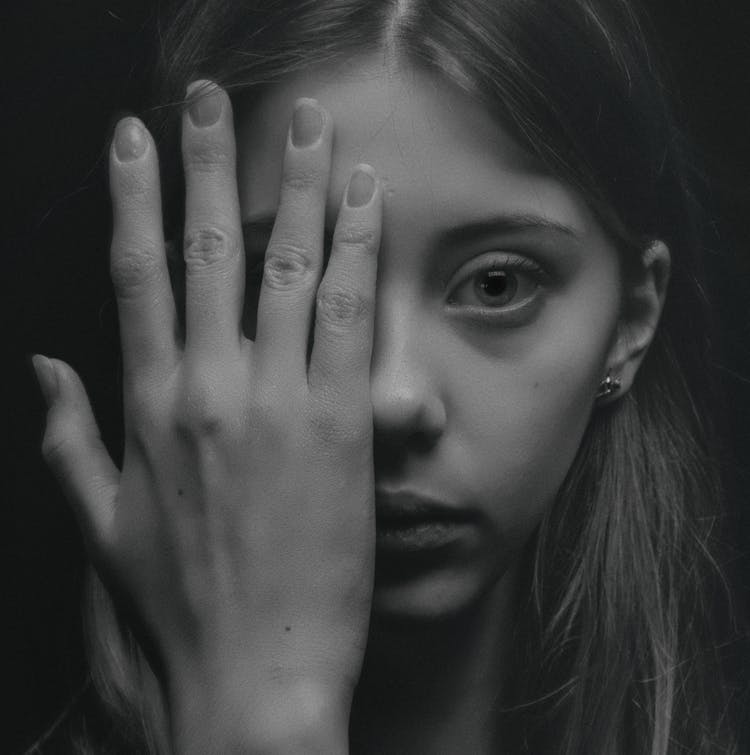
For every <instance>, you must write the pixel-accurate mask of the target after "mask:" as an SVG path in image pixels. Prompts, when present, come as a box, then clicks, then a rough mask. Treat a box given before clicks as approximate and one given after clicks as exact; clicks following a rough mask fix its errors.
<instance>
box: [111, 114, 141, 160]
mask: <svg viewBox="0 0 750 755" xmlns="http://www.w3.org/2000/svg"><path fill="white" fill-rule="evenodd" d="M147 143H148V142H147V140H146V133H145V131H144V130H143V126H141V124H140V122H139V121H138V120H137V119H136V118H124V119H123V120H121V121H120V122H119V123H118V124H117V129H116V130H115V154H116V155H117V159H118V160H119V161H120V162H123V163H129V162H132V161H133V160H137V159H138V158H139V157H141V156H142V155H143V153H144V152H145V151H146V145H147Z"/></svg>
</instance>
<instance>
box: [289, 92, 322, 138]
mask: <svg viewBox="0 0 750 755" xmlns="http://www.w3.org/2000/svg"><path fill="white" fill-rule="evenodd" d="M322 133H323V113H321V112H320V108H319V107H318V106H317V103H316V102H315V100H299V101H298V102H297V106H296V107H295V108H294V115H293V116H292V144H293V145H294V146H295V147H298V148H299V147H312V146H313V145H314V144H315V143H316V142H317V141H318V140H319V139H320V135H321V134H322Z"/></svg>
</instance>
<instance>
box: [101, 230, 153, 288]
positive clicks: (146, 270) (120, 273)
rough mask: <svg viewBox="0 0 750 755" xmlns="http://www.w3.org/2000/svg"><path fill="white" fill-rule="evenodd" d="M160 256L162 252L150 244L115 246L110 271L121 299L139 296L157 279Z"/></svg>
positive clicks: (113, 283)
mask: <svg viewBox="0 0 750 755" xmlns="http://www.w3.org/2000/svg"><path fill="white" fill-rule="evenodd" d="M159 256H160V250H157V249H156V247H155V246H154V245H153V244H149V243H148V242H142V243H139V244H137V245H136V244H119V243H118V244H115V245H113V247H112V255H111V257H110V263H109V271H110V277H111V279H112V285H113V286H114V288H115V292H116V293H117V294H118V295H119V296H121V297H127V296H132V295H134V294H137V293H138V292H139V291H140V290H141V289H142V288H143V286H144V285H145V284H146V283H148V281H150V280H152V279H153V278H154V277H156V275H157V272H158V269H159V266H160V264H161V263H160V260H159Z"/></svg>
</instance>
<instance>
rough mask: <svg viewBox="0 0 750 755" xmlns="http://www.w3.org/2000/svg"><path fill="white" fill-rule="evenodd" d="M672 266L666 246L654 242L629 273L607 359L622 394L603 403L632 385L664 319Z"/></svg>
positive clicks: (604, 399)
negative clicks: (658, 326) (663, 312)
mask: <svg viewBox="0 0 750 755" xmlns="http://www.w3.org/2000/svg"><path fill="white" fill-rule="evenodd" d="M670 266H671V257H670V254H669V249H668V248H667V245H666V244H664V242H662V241H653V242H652V243H651V244H649V246H648V247H647V248H646V249H645V250H644V252H643V254H642V255H641V259H640V263H639V266H638V268H637V269H636V270H635V271H633V272H632V273H630V281H629V285H628V286H627V290H626V291H625V292H624V296H623V300H622V313H621V314H620V319H619V321H618V326H617V333H616V336H615V341H614V343H613V344H612V347H611V349H610V352H609V355H608V358H607V369H608V374H610V375H611V376H612V377H613V378H616V379H618V380H619V382H620V390H619V391H617V392H616V393H613V394H612V395H611V396H608V397H605V398H601V399H600V402H602V403H606V402H608V401H613V400H616V399H617V397H618V396H621V395H622V394H624V393H626V392H627V391H629V390H630V388H631V386H632V385H633V381H634V380H635V376H636V373H637V372H638V368H639V367H640V366H641V362H642V361H643V357H644V356H645V355H646V351H648V347H649V346H650V345H651V341H652V340H653V338H654V334H655V333H656V327H657V325H658V324H659V319H660V318H661V313H662V309H663V308H664V300H665V298H666V294H667V285H668V283H669V271H670Z"/></svg>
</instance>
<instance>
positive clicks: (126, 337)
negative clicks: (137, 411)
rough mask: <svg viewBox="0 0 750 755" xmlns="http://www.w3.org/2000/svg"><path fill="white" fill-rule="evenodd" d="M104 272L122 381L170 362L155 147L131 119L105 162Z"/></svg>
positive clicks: (169, 307) (172, 350) (169, 305)
mask: <svg viewBox="0 0 750 755" xmlns="http://www.w3.org/2000/svg"><path fill="white" fill-rule="evenodd" d="M109 168H110V170H109V184H110V192H111V194H112V213H113V234H112V248H111V252H110V270H111V274H112V282H113V284H114V288H115V293H116V296H117V308H118V313H119V317H120V334H121V340H122V357H123V367H124V370H125V375H126V377H127V376H129V375H133V374H135V373H137V372H139V371H144V370H151V369H154V368H157V369H158V368H159V367H161V366H164V365H165V364H168V363H170V362H173V360H174V358H175V355H176V350H177V346H176V339H175V333H176V330H177V315H176V311H175V305H174V299H173V297H172V289H171V287H170V283H169V272H168V270H167V263H166V257H165V253H164V233H163V229H162V215H161V192H160V189H159V164H158V158H157V154H156V147H155V145H154V143H153V141H152V139H151V137H150V136H149V134H148V131H147V130H146V128H145V127H144V126H143V124H142V123H141V122H140V121H139V120H138V119H137V118H125V119H123V120H121V121H120V122H119V123H118V124H117V128H116V130H115V136H114V139H113V140H112V148H111V149H110V161H109Z"/></svg>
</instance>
